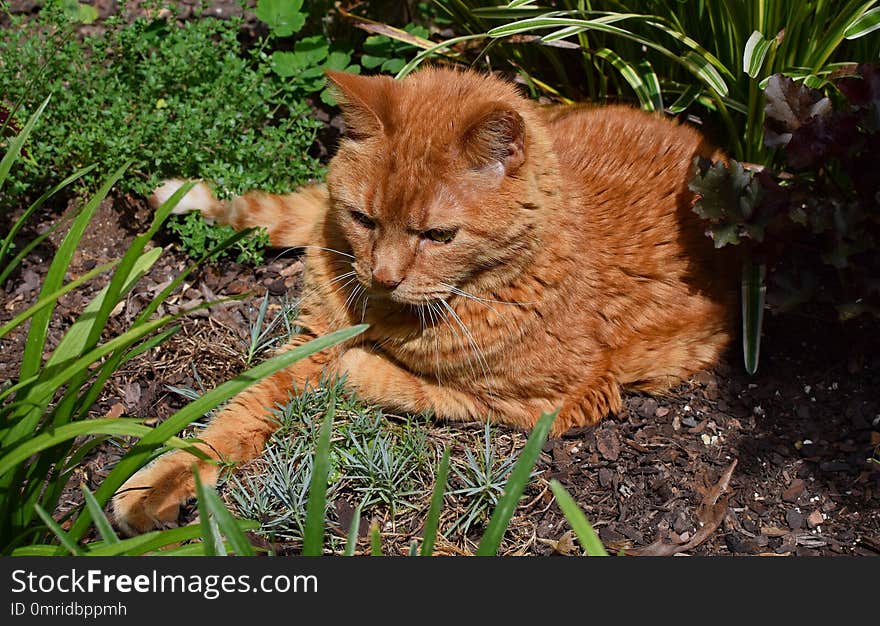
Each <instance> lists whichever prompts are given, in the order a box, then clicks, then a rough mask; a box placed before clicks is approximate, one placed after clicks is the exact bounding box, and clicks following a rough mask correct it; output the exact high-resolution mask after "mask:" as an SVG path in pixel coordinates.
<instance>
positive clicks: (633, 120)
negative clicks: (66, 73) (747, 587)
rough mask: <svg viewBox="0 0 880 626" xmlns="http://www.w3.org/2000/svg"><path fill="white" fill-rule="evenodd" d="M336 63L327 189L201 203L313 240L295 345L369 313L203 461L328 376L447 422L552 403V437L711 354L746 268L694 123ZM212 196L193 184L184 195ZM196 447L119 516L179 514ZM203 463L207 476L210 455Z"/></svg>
mask: <svg viewBox="0 0 880 626" xmlns="http://www.w3.org/2000/svg"><path fill="white" fill-rule="evenodd" d="M330 77H331V79H332V80H333V81H334V83H336V85H337V87H338V90H339V94H340V100H341V102H342V106H343V111H344V113H345V116H346V123H347V127H348V138H347V139H345V140H344V141H343V142H342V144H341V145H340V147H339V151H338V153H337V155H336V156H335V157H334V159H333V160H332V162H331V165H330V171H329V175H328V178H327V183H326V186H325V185H314V186H311V187H308V188H306V189H304V190H301V191H300V192H298V193H296V194H292V195H289V196H270V195H266V194H261V193H253V194H247V195H245V196H243V197H240V198H235V199H233V200H231V201H229V202H218V201H216V200H213V199H211V200H210V201H209V202H204V201H202V202H201V203H200V206H198V208H200V209H201V210H202V211H203V213H204V214H205V215H206V216H207V217H210V218H212V219H215V220H217V221H219V222H222V223H229V224H232V225H233V226H235V227H236V228H244V227H247V226H266V227H267V228H268V230H269V234H270V239H271V242H272V244H273V245H275V246H278V247H305V257H306V271H305V288H304V293H303V296H302V314H301V318H300V324H301V326H302V327H303V328H304V329H305V330H304V331H303V334H302V335H301V336H299V337H297V338H295V339H294V340H293V341H291V343H290V344H289V345H288V348H289V347H290V346H294V345H299V344H301V343H303V342H305V341H307V340H308V339H310V338H312V337H315V336H318V335H322V334H324V333H327V332H329V331H332V330H336V329H339V328H344V327H347V326H350V325H352V324H355V323H359V322H362V321H363V322H367V323H368V324H369V325H370V328H369V330H368V331H367V332H366V333H365V334H364V335H362V336H361V337H359V338H358V339H357V340H354V341H352V342H351V343H349V344H347V345H345V346H342V347H339V348H336V349H333V350H327V351H325V352H322V353H320V354H318V355H315V356H313V357H312V358H310V359H307V360H305V361H301V362H300V363H298V364H296V365H294V366H292V367H291V368H289V369H287V370H284V371H282V372H280V373H278V374H275V375H274V376H270V377H269V378H267V379H265V380H263V381H262V382H260V383H258V384H256V385H254V386H253V387H251V388H250V389H249V390H247V391H245V392H243V393H242V394H240V395H239V396H237V397H236V398H234V399H233V401H232V402H231V403H230V405H229V406H228V407H227V408H226V409H225V410H224V411H223V412H222V413H221V414H220V415H219V416H218V417H217V418H216V419H215V420H214V421H213V422H212V424H211V425H210V426H209V427H208V428H207V429H206V430H205V431H204V433H202V435H201V436H202V438H203V439H204V440H205V442H206V445H204V446H202V447H203V448H204V450H205V451H206V452H207V453H208V454H210V455H211V456H212V457H215V458H217V457H221V458H223V459H225V460H232V461H246V460H248V459H251V458H253V457H255V456H256V455H257V454H259V452H260V450H261V449H262V447H263V445H264V443H265V441H266V438H267V437H268V436H269V434H270V433H271V432H272V430H273V429H274V422H273V421H272V419H271V418H270V417H269V408H271V407H273V406H274V405H275V404H276V403H278V402H283V401H285V400H286V399H287V398H288V393H289V392H290V391H291V390H292V389H294V388H296V389H302V388H303V386H304V385H305V384H306V383H307V382H315V381H316V380H317V379H318V378H319V376H320V375H321V372H322V371H326V372H329V373H338V374H342V373H345V374H347V384H348V386H349V387H350V388H351V389H353V390H354V391H356V392H357V393H358V394H359V395H360V397H361V398H363V399H364V400H365V401H367V402H371V403H376V404H378V405H381V406H384V407H386V408H387V409H391V410H398V411H407V412H416V413H417V412H422V411H431V412H432V413H433V414H434V415H435V416H437V417H438V418H442V419H447V420H485V419H486V418H489V419H491V420H494V421H497V422H501V423H505V424H508V425H511V426H515V427H522V428H529V427H531V426H532V425H533V424H534V423H535V421H536V419H537V418H538V417H539V416H540V415H541V413H542V412H545V411H547V412H549V411H554V410H556V409H560V413H559V416H558V417H557V419H556V422H555V425H554V433H555V434H560V433H563V432H565V431H566V430H568V429H570V428H572V427H575V426H581V425H587V424H592V423H595V422H596V421H598V420H600V419H601V418H603V417H604V416H606V415H608V414H609V413H614V412H616V411H618V410H619V409H620V407H621V389H622V388H623V387H632V388H640V389H644V390H649V391H650V390H660V389H663V388H666V387H668V386H669V384H670V383H672V382H675V381H677V380H679V379H681V378H684V377H686V376H688V375H689V374H690V373H692V372H694V371H696V370H699V369H701V368H704V367H706V366H708V365H711V364H712V363H713V362H714V361H715V360H716V358H717V357H718V356H719V354H720V352H721V351H722V350H723V348H724V347H725V345H726V344H727V343H728V341H729V339H730V331H729V322H730V320H729V316H730V311H731V306H730V304H731V301H732V300H731V295H732V294H731V293H729V291H728V290H729V287H731V286H732V285H733V281H731V280H730V279H729V278H728V276H727V274H726V273H725V272H724V271H722V270H723V268H722V267H721V265H720V260H721V257H720V256H719V255H718V254H717V253H716V252H715V251H713V250H712V243H711V240H709V239H708V238H707V237H706V236H705V235H704V233H703V229H704V226H703V225H702V224H701V223H700V220H699V219H698V218H697V217H696V216H695V215H694V214H693V212H692V210H691V207H692V204H693V196H692V194H691V193H690V192H689V191H688V188H687V181H688V180H689V178H690V177H691V175H692V171H693V170H692V167H693V165H692V162H693V160H694V157H695V156H697V155H700V156H704V157H714V158H722V155H720V154H717V153H716V151H715V149H714V148H713V147H712V146H710V145H708V144H707V143H706V142H705V141H704V139H703V137H702V136H701V135H700V133H698V132H697V131H696V130H694V129H693V128H690V127H688V126H685V125H680V124H678V123H676V122H673V121H670V120H667V119H664V118H663V117H661V116H659V115H650V114H647V113H643V112H640V111H637V110H635V109H631V108H628V107H624V106H613V107H605V108H589V107H571V108H543V107H541V106H539V105H537V104H535V103H534V102H532V101H529V100H527V99H525V98H523V97H521V96H520V95H519V94H518V92H517V89H516V88H515V87H514V86H513V85H512V84H510V83H508V82H505V81H503V80H500V79H497V78H494V77H492V76H488V75H484V74H479V73H476V72H470V71H452V70H446V69H426V70H422V71H420V72H418V73H416V74H414V75H412V76H410V77H409V78H407V79H405V80H403V81H400V82H398V81H394V80H392V79H390V78H387V77H360V76H354V75H348V74H339V73H331V74H330ZM180 184H181V181H169V182H167V183H166V184H165V185H164V186H163V187H161V188H160V189H158V190H157V191H156V194H155V196H154V198H153V203H154V204H156V203H158V202H160V201H161V200H163V199H165V198H167V197H168V196H169V195H170V193H171V192H172V191H173V190H174V189H176V188H177V187H179V185H180ZM205 196H209V190H208V188H207V186H205V185H204V184H200V185H199V186H198V187H197V188H196V190H195V191H194V192H191V195H190V196H188V199H187V202H186V203H185V204H184V205H183V206H184V207H185V208H187V209H188V208H191V207H192V205H193V204H194V203H196V201H197V200H199V199H203V198H204V197H205ZM209 197H210V196H209ZM193 198H195V200H193V201H192V202H190V201H189V200H192V199H193ZM438 232H439V233H440V235H439V237H440V238H444V239H445V238H448V241H445V242H444V241H438V240H436V239H432V238H431V236H434V237H438V235H437V233H438ZM449 233H453V235H452V236H451V237H449ZM192 460H193V458H192V457H191V456H189V455H187V454H184V453H173V454H171V455H167V456H164V457H162V458H160V459H159V460H158V461H156V462H155V463H154V464H153V465H152V466H150V467H148V468H146V469H144V470H142V471H141V472H139V473H138V474H137V475H136V476H134V477H133V478H132V479H131V480H130V481H129V482H128V483H127V484H126V485H125V486H124V487H123V489H122V490H121V491H120V494H119V495H117V497H116V499H115V512H116V519H117V521H118V522H119V524H120V525H121V526H122V527H123V528H124V529H125V530H127V531H128V532H137V531H144V530H146V529H148V528H151V527H153V526H157V525H162V524H167V523H170V522H173V521H174V520H175V519H176V516H177V510H178V505H179V503H180V502H181V501H183V500H185V499H186V498H187V497H189V496H191V495H192V493H193V481H192V478H191V475H190V464H191V463H192ZM201 472H202V475H203V478H204V480H206V481H207V482H213V481H214V480H216V477H217V468H216V466H215V465H211V464H209V463H204V462H203V463H202V464H201Z"/></svg>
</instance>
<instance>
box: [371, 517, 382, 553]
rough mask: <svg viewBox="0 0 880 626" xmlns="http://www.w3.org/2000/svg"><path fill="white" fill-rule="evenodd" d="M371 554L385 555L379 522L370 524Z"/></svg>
mask: <svg viewBox="0 0 880 626" xmlns="http://www.w3.org/2000/svg"><path fill="white" fill-rule="evenodd" d="M370 556H383V555H382V535H381V534H380V533H379V524H377V523H376V522H373V524H372V525H371V526H370Z"/></svg>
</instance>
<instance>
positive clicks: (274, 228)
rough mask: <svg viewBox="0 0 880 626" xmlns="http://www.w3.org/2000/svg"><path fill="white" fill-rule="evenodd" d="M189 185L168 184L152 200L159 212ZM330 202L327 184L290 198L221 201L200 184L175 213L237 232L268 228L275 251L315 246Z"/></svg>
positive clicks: (259, 194) (263, 196) (252, 197)
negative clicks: (197, 216)
mask: <svg viewBox="0 0 880 626" xmlns="http://www.w3.org/2000/svg"><path fill="white" fill-rule="evenodd" d="M185 182H186V181H184V180H181V179H178V178H175V179H171V180H166V181H164V182H163V183H162V184H161V185H160V186H159V187H157V188H156V190H155V191H153V194H152V195H151V196H150V197H149V199H148V200H149V203H150V206H152V207H153V209H154V210H155V209H156V208H157V207H159V205H161V204H162V203H163V202H165V201H166V200H168V198H170V197H171V195H172V194H173V193H174V192H175V191H177V190H178V189H179V188H180V187H181V185H183V184H184V183H185ZM328 205H329V198H328V195H327V188H326V186H325V185H323V184H316V185H309V186H307V187H303V188H301V189H299V190H298V191H296V192H295V193H291V194H286V195H276V194H269V193H263V192H261V191H253V192H249V193H246V194H244V195H243V196H234V197H232V198H229V199H227V200H219V199H218V198H217V196H215V195H214V192H213V191H212V190H211V188H210V186H209V185H208V184H207V183H205V182H198V183H196V185H195V187H193V188H192V189H190V190H189V191H188V192H187V193H186V195H184V196H183V198H182V199H181V200H180V202H178V203H177V206H176V207H175V208H174V210H173V211H172V212H173V213H178V214H180V213H189V212H190V211H199V212H201V214H202V215H203V216H204V217H205V219H206V220H208V221H210V222H218V223H220V224H228V225H230V226H232V227H233V228H235V229H236V230H241V229H244V228H259V227H262V228H265V229H266V230H267V231H268V233H269V244H270V245H271V246H272V247H275V248H295V247H299V246H306V245H309V244H312V243H315V239H316V238H315V235H314V234H313V233H314V232H315V228H316V226H317V224H318V223H319V222H320V221H321V220H322V218H323V217H324V214H325V213H326V212H327V207H328Z"/></svg>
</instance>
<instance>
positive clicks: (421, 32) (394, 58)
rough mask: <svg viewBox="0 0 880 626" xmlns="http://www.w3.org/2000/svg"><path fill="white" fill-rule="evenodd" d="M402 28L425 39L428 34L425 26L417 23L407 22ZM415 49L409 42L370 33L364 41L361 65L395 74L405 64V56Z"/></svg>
mask: <svg viewBox="0 0 880 626" xmlns="http://www.w3.org/2000/svg"><path fill="white" fill-rule="evenodd" d="M403 30H404V31H406V32H407V33H409V34H410V35H413V36H414V37H421V38H423V39H427V37H428V35H429V31H428V29H427V28H425V27H424V26H419V25H417V24H407V25H406V26H404V27H403ZM416 50H418V48H417V47H416V46H414V45H412V44H411V43H406V42H404V41H401V40H399V39H392V38H391V37H386V36H384V35H371V36H369V37H367V39H366V41H364V45H363V54H362V56H361V65H362V66H364V68H365V69H369V70H378V71H380V72H384V73H388V74H396V73H397V72H399V71H400V70H402V69H403V67H404V66H405V65H406V59H407V57H409V56H411V55H412V53H413V52H414V51H416Z"/></svg>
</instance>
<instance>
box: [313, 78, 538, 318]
mask: <svg viewBox="0 0 880 626" xmlns="http://www.w3.org/2000/svg"><path fill="white" fill-rule="evenodd" d="M328 75H329V77H330V79H331V80H332V81H333V83H334V84H335V85H336V87H337V90H338V94H339V95H338V98H339V100H340V104H341V106H342V110H343V113H344V115H345V121H346V127H347V136H346V138H345V139H344V140H343V141H342V143H341V145H340V148H339V151H338V153H337V155H336V156H335V157H334V159H333V161H332V162H331V165H330V173H329V175H328V181H327V182H328V188H329V190H330V195H331V199H332V208H331V211H332V213H331V219H332V220H333V223H334V225H335V226H336V227H337V228H338V229H339V231H340V232H341V234H342V236H343V237H344V238H345V239H346V240H347V241H348V243H349V245H350V247H351V250H352V252H353V254H354V256H355V257H356V262H355V263H354V269H355V271H356V272H357V276H358V280H359V281H360V282H361V284H362V285H363V286H364V287H365V288H366V289H367V290H368V293H370V294H371V295H372V296H373V297H377V298H380V299H390V300H393V301H395V302H398V303H408V304H424V303H426V302H430V301H434V300H438V299H446V298H448V297H449V296H450V295H451V294H452V293H454V292H455V291H457V290H464V291H469V290H470V289H476V288H480V287H486V286H491V283H492V281H493V280H496V279H498V277H499V276H501V275H502V274H505V273H508V274H509V273H510V272H511V271H514V269H515V268H517V267H519V266H520V265H521V264H522V263H523V262H524V259H525V258H526V257H527V256H528V255H529V254H530V253H531V251H532V250H534V249H535V248H536V247H537V245H538V231H539V230H540V221H541V218H540V211H539V210H538V209H539V206H538V205H539V204H540V200H539V201H538V202H537V203H536V201H535V195H536V193H538V192H537V191H536V189H535V187H536V174H535V169H536V165H535V160H536V159H542V158H543V159H546V158H548V157H547V152H548V151H547V150H546V149H538V148H536V143H537V144H538V145H542V144H540V142H539V141H538V142H536V139H538V134H540V130H539V129H536V128H535V123H534V121H533V113H532V106H531V104H530V103H529V102H528V101H527V100H525V99H524V98H522V97H521V96H519V95H518V94H517V92H516V89H515V88H514V87H513V86H512V85H510V84H509V83H506V82H504V81H502V80H499V79H497V78H494V77H492V76H487V75H481V74H478V73H476V72H470V71H467V72H463V71H453V70H443V69H427V70H422V71H420V72H417V73H415V74H413V75H411V76H410V77H408V78H406V79H404V80H402V81H396V80H394V79H392V78H390V77H387V76H375V77H366V76H358V75H354V74H343V73H336V72H331V73H328ZM544 169H546V163H545V167H544Z"/></svg>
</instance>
